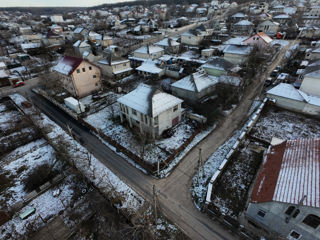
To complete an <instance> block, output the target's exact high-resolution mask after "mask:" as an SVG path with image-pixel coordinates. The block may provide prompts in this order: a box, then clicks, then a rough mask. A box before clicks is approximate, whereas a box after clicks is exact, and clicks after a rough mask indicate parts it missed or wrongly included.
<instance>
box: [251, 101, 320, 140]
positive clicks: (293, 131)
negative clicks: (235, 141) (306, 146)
mask: <svg viewBox="0 0 320 240" xmlns="http://www.w3.org/2000/svg"><path fill="white" fill-rule="evenodd" d="M250 135H251V136H253V137H256V138H258V139H262V140H264V141H268V142H271V139H272V137H276V138H280V139H285V140H287V139H301V138H316V137H320V121H319V120H316V119H314V118H311V117H308V116H305V115H302V114H298V113H294V112H290V111H286V110H282V109H280V108H276V107H271V106H267V107H266V108H265V109H264V111H263V112H262V115H261V117H260V118H259V120H258V122H257V123H256V125H255V126H254V127H253V129H252V130H251V132H250Z"/></svg>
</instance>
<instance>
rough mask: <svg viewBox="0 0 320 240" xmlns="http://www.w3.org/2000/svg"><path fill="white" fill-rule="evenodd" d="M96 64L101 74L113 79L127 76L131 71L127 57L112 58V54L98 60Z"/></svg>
mask: <svg viewBox="0 0 320 240" xmlns="http://www.w3.org/2000/svg"><path fill="white" fill-rule="evenodd" d="M97 65H98V66H99V67H100V69H101V73H102V75H105V76H108V77H112V78H115V79H119V78H122V77H125V76H128V75H129V74H130V73H131V71H132V68H131V66H130V61H129V60H128V59H121V58H114V57H112V56H110V57H109V58H107V59H103V60H100V61H98V62H97Z"/></svg>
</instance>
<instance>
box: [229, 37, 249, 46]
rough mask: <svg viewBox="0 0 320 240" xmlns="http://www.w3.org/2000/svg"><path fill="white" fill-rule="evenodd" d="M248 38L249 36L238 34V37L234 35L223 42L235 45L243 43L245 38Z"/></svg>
mask: <svg viewBox="0 0 320 240" xmlns="http://www.w3.org/2000/svg"><path fill="white" fill-rule="evenodd" d="M247 38H248V36H237V37H233V38H230V39H228V40H227V41H225V42H224V43H223V44H226V45H228V44H234V45H241V44H242V42H243V41H244V40H246V39H247Z"/></svg>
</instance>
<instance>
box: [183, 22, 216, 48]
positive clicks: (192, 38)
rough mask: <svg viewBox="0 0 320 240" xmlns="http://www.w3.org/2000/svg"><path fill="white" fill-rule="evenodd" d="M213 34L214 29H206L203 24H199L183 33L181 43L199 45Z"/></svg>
mask: <svg viewBox="0 0 320 240" xmlns="http://www.w3.org/2000/svg"><path fill="white" fill-rule="evenodd" d="M211 34H212V30H210V29H208V30H207V29H206V28H205V27H204V26H203V25H200V26H198V27H197V28H196V29H191V30H189V31H187V32H184V33H182V34H181V43H182V44H187V45H193V46H196V45H199V43H200V42H201V41H202V40H203V39H204V38H205V37H209V36H210V35H211Z"/></svg>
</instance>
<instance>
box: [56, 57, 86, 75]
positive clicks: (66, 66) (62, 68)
mask: <svg viewBox="0 0 320 240" xmlns="http://www.w3.org/2000/svg"><path fill="white" fill-rule="evenodd" d="M82 61H83V59H82V58H77V57H70V56H65V57H64V58H63V59H61V60H60V61H59V63H58V64H57V65H56V66H54V67H53V68H52V70H53V71H56V72H59V73H61V74H63V75H67V76H69V75H71V74H72V73H73V72H74V70H75V69H76V68H77V67H78V66H79V65H80V64H81V63H82Z"/></svg>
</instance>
